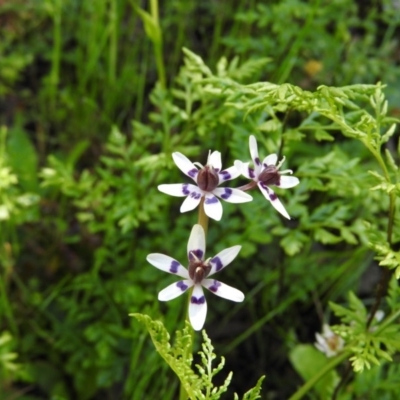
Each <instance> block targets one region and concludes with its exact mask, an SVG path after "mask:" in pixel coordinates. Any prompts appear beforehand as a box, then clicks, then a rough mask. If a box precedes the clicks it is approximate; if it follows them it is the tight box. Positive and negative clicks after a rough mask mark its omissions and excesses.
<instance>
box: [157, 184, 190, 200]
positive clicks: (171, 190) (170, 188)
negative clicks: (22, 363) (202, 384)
mask: <svg viewBox="0 0 400 400" xmlns="http://www.w3.org/2000/svg"><path fill="white" fill-rule="evenodd" d="M196 189H197V186H195V185H192V184H191V183H171V184H165V185H158V190H159V191H160V192H163V193H165V194H169V195H170V196H176V197H183V196H187V195H189V194H190V193H191V192H193V191H195V190H196Z"/></svg>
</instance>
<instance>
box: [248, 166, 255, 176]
mask: <svg viewBox="0 0 400 400" xmlns="http://www.w3.org/2000/svg"><path fill="white" fill-rule="evenodd" d="M248 170H249V177H250V178H255V177H256V174H255V173H254V169H253V168H249V169H248Z"/></svg>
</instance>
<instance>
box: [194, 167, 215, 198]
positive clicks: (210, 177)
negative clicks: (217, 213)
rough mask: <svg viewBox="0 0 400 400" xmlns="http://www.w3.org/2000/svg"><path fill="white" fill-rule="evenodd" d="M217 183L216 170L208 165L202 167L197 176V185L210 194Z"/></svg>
mask: <svg viewBox="0 0 400 400" xmlns="http://www.w3.org/2000/svg"><path fill="white" fill-rule="evenodd" d="M218 183H219V178H218V173H217V171H216V169H215V168H214V167H212V166H210V165H206V166H205V167H203V168H202V169H201V170H200V171H199V173H198V175H197V185H198V186H199V188H200V189H201V190H204V191H205V192H212V191H213V190H214V189H215V188H216V187H217V186H218Z"/></svg>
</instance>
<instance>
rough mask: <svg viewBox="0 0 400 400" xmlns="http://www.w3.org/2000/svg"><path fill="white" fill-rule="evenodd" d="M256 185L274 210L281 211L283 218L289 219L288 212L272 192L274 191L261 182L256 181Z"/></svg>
mask: <svg viewBox="0 0 400 400" xmlns="http://www.w3.org/2000/svg"><path fill="white" fill-rule="evenodd" d="M257 185H258V187H259V188H260V190H261V193H262V194H263V195H264V197H265V198H266V199H267V200H269V201H270V202H271V204H272V206H273V207H274V208H275V210H277V211H278V212H279V213H281V214H282V215H283V216H284V217H285V218H287V219H290V217H289V214H288V213H287V211H286V210H285V207H283V204H282V203H281V202H280V200H279V199H278V196H277V195H276V194H275V193H274V191H273V190H272V189H271V188H269V187H268V186H266V185H265V184H263V183H262V182H258V183H257Z"/></svg>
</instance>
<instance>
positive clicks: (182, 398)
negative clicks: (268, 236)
mask: <svg viewBox="0 0 400 400" xmlns="http://www.w3.org/2000/svg"><path fill="white" fill-rule="evenodd" d="M198 223H199V225H201V226H202V227H203V229H204V234H205V236H206V237H207V228H208V216H207V215H206V213H205V212H204V197H203V198H202V199H201V201H200V204H199V218H198ZM192 292H193V288H191V289H190V292H189V300H188V302H189V304H188V307H187V311H186V321H189V306H190V299H191V297H192ZM188 325H190V322H189V324H188ZM190 335H191V338H192V340H191V343H192V348H191V349H190V352H191V353H193V343H194V330H193V328H191V330H190ZM189 356H190V357H192V354H190V355H189V354H187V355H186V357H189ZM187 398H188V395H187V393H186V390H185V388H184V387H183V385H182V383H181V386H180V390H179V400H187Z"/></svg>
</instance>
